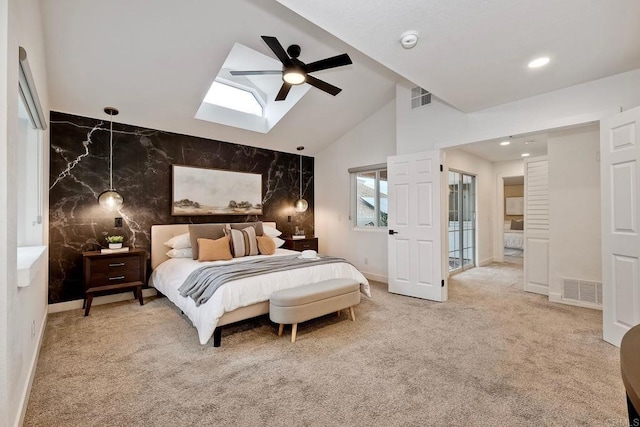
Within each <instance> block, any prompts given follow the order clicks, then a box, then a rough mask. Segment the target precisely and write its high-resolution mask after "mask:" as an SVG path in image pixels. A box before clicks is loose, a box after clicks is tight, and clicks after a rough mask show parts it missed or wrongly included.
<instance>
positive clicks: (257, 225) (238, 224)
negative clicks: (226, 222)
mask: <svg viewBox="0 0 640 427" xmlns="http://www.w3.org/2000/svg"><path fill="white" fill-rule="evenodd" d="M248 226H251V227H253V228H254V229H255V230H256V236H262V235H263V234H264V231H263V227H262V222H260V221H258V222H236V223H232V224H231V229H232V230H242V229H245V228H247V227H248Z"/></svg>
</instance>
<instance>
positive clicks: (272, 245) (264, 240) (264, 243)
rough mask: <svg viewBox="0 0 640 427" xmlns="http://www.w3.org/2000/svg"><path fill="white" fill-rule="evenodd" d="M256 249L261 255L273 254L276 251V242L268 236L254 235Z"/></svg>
mask: <svg viewBox="0 0 640 427" xmlns="http://www.w3.org/2000/svg"><path fill="white" fill-rule="evenodd" d="M256 240H257V241H258V250H259V251H260V254H261V255H273V254H274V253H276V242H274V241H273V239H272V238H271V237H269V236H266V235H265V236H256Z"/></svg>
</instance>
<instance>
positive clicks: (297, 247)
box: [282, 237, 318, 252]
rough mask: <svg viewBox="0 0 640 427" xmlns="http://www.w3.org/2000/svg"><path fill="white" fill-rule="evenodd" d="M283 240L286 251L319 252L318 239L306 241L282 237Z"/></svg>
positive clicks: (305, 239) (306, 239)
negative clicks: (308, 250) (309, 250)
mask: <svg viewBox="0 0 640 427" xmlns="http://www.w3.org/2000/svg"><path fill="white" fill-rule="evenodd" d="M282 240H284V245H282V247H283V248H285V249H291V250H293V251H305V250H307V249H312V250H314V251H316V252H317V251H318V238H317V237H305V238H304V239H294V238H291V237H282Z"/></svg>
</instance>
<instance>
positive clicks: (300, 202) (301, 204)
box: [293, 145, 309, 212]
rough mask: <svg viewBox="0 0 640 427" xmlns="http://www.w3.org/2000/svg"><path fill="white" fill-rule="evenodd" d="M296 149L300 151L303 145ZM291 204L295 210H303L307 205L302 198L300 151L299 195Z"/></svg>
mask: <svg viewBox="0 0 640 427" xmlns="http://www.w3.org/2000/svg"><path fill="white" fill-rule="evenodd" d="M297 150H298V151H302V150H304V147H303V146H302V145H301V146H300V147H298V148H297ZM293 206H294V208H295V210H296V212H305V211H306V210H307V208H308V207H309V203H307V201H306V200H305V199H303V198H302V153H300V197H299V198H298V200H296V203H295V204H294V205H293Z"/></svg>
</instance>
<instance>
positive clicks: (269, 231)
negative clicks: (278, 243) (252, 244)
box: [262, 225, 282, 237]
mask: <svg viewBox="0 0 640 427" xmlns="http://www.w3.org/2000/svg"><path fill="white" fill-rule="evenodd" d="M262 229H263V230H264V234H266V235H267V236H269V237H278V236H281V235H282V231H280V230H278V229H276V228H273V227H269V226H268V225H264V226H262Z"/></svg>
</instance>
